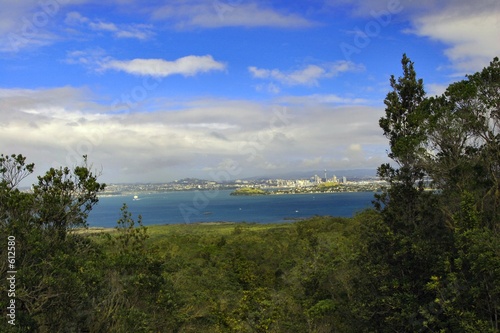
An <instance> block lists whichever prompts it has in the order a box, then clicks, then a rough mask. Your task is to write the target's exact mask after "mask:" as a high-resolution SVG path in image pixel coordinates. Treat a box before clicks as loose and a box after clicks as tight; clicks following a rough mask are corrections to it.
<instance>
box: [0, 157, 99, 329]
mask: <svg viewBox="0 0 500 333" xmlns="http://www.w3.org/2000/svg"><path fill="white" fill-rule="evenodd" d="M33 170H34V165H33V164H27V163H26V158H25V157H24V156H22V155H10V156H7V155H1V157H0V175H1V178H0V198H1V205H0V235H1V238H2V239H7V236H13V237H15V239H16V270H17V274H16V279H17V281H18V283H17V284H16V309H17V312H16V315H17V318H16V320H17V326H16V327H17V328H18V330H19V331H21V332H24V331H26V332H62V331H64V332H76V331H78V330H81V329H83V328H85V327H87V325H88V322H87V319H86V318H88V313H89V308H90V299H92V297H93V296H96V295H97V294H98V288H99V283H100V281H101V280H100V279H101V275H100V271H99V268H98V263H99V262H100V260H101V259H100V258H102V253H101V252H100V251H99V248H97V247H95V246H93V244H91V243H90V241H89V240H88V239H87V238H85V237H84V236H82V235H80V234H77V233H74V232H72V231H73V229H74V228H75V227H77V226H80V227H84V226H85V225H86V222H85V221H86V217H87V213H88V212H89V211H90V209H91V208H92V206H93V205H95V204H96V203H97V193H98V192H99V191H101V190H103V189H104V187H105V185H104V184H100V183H98V182H97V180H96V179H97V178H96V176H95V175H94V174H93V173H92V172H91V171H90V169H89V166H88V165H87V159H86V157H85V156H84V164H83V165H82V166H77V167H75V168H74V169H73V170H70V169H69V168H64V169H63V168H60V169H50V170H49V171H48V172H47V173H46V174H45V175H44V176H40V177H38V184H37V185H34V186H33V188H32V191H31V192H23V191H20V190H19V188H18V185H19V183H20V182H21V181H22V180H23V179H24V178H26V177H27V176H28V175H29V174H31V173H32V172H33ZM4 262H6V260H2V264H3V263H4ZM0 268H1V275H2V276H5V272H6V270H7V268H6V267H5V265H2V266H1V267H0ZM4 288H5V285H4V284H2V287H1V294H2V299H1V303H2V304H1V305H2V309H5V308H6V306H4V305H5V304H6V303H5V302H6V301H7V299H5V296H6V295H7V293H6V291H5V289H4ZM4 324H5V322H4V321H2V323H1V324H0V325H4ZM7 327H8V326H7ZM7 327H4V328H5V329H7Z"/></svg>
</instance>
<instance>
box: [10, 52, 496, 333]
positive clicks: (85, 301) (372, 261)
mask: <svg viewBox="0 0 500 333" xmlns="http://www.w3.org/2000/svg"><path fill="white" fill-rule="evenodd" d="M402 67H403V76H402V77H399V78H398V79H396V78H395V77H394V76H392V77H391V80H390V84H391V87H392V91H391V92H389V94H388V95H387V97H386V99H385V105H386V110H385V111H386V114H385V116H384V117H383V118H382V119H381V120H380V126H381V128H382V130H383V133H384V135H385V136H386V137H387V138H388V139H389V144H390V148H391V151H390V153H389V157H390V158H391V159H392V160H393V161H394V162H393V163H392V164H384V165H382V166H381V167H380V168H379V170H378V172H379V175H380V177H382V178H383V179H385V180H387V181H388V182H389V183H390V186H389V187H388V188H387V189H386V190H385V192H383V193H381V194H378V195H376V198H375V200H374V206H375V209H373V210H368V211H365V212H361V213H359V214H357V215H356V216H355V217H353V218H349V219H345V218H334V217H319V216H318V217H314V218H311V219H308V220H306V221H300V222H295V223H288V224H271V225H258V224H246V223H219V224H192V225H171V226H152V227H148V228H146V227H144V226H143V225H142V219H141V217H140V216H139V217H138V218H137V219H136V220H135V219H134V218H133V217H132V215H131V213H130V212H129V211H128V209H127V207H126V206H124V207H123V208H122V210H121V212H120V213H119V212H117V218H118V223H117V227H116V228H115V230H113V231H108V232H103V233H95V232H92V230H85V229H83V232H82V228H85V227H86V218H87V214H88V212H89V211H90V210H91V209H92V207H93V205H95V204H96V203H97V201H98V197H97V195H98V193H99V192H100V191H102V190H103V189H104V187H105V185H104V184H101V183H99V182H98V181H97V176H96V175H95V173H94V172H92V170H91V166H88V165H87V160H86V157H84V160H83V162H84V163H83V165H82V166H77V167H75V168H73V169H72V170H71V169H68V168H60V169H50V170H49V171H48V172H47V173H46V174H45V175H43V176H39V177H38V183H37V184H35V185H34V186H33V187H32V190H31V191H29V192H22V191H20V190H19V189H18V185H19V183H20V182H21V181H22V180H23V179H24V178H26V177H27V176H28V175H29V174H31V173H32V172H33V171H34V165H33V164H28V163H27V162H26V159H25V157H23V156H21V155H10V156H8V155H0V239H2V242H3V243H2V244H1V248H2V250H1V253H2V257H1V258H0V260H1V261H0V276H1V277H2V279H3V278H4V277H5V276H7V271H9V270H11V269H10V268H9V265H8V261H7V253H6V252H7V251H5V250H6V249H7V244H8V240H9V239H12V237H15V247H16V249H15V269H16V276H15V279H16V284H15V297H14V299H15V305H16V311H15V324H16V325H15V326H13V325H11V324H10V323H9V322H8V320H9V317H8V316H7V315H8V314H9V313H10V312H9V310H8V306H9V304H10V303H9V302H10V301H11V299H12V298H13V297H11V296H8V295H9V294H10V292H9V288H10V285H9V283H8V281H7V282H6V283H2V284H0V307H1V309H2V311H1V312H2V318H3V319H2V320H1V321H0V331H1V332H68V333H71V332H124V333H125V332H311V333H312V332H316V333H320V332H498V331H499V325H500V323H499V320H500V318H499V316H500V238H499V229H500V226H499V222H500V210H499V208H500V207H499V204H500V184H499V180H500V130H499V128H500V91H499V90H500V62H499V60H498V59H497V58H495V59H494V60H493V61H492V62H491V64H490V66H489V67H487V68H485V69H484V70H482V71H481V72H478V73H476V74H474V75H470V76H468V77H467V78H466V80H463V81H461V82H457V83H454V84H452V85H450V86H449V87H448V89H447V90H446V92H445V93H444V94H443V95H442V96H435V97H430V98H429V97H426V94H425V91H424V85H423V81H422V80H421V79H417V76H416V73H415V70H414V65H413V63H412V62H411V61H410V59H408V58H407V57H406V55H404V56H403V59H402ZM8 236H10V238H8ZM10 318H11V317H10Z"/></svg>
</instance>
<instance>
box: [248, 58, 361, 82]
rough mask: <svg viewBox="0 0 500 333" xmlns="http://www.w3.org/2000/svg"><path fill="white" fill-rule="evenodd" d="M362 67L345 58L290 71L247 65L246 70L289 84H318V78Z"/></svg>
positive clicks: (255, 75) (261, 76)
mask: <svg viewBox="0 0 500 333" xmlns="http://www.w3.org/2000/svg"><path fill="white" fill-rule="evenodd" d="M363 69H364V67H363V66H362V65H357V64H355V63H353V62H351V61H345V60H340V61H336V62H333V63H326V64H322V65H307V66H306V67H304V68H301V69H297V70H292V71H281V70H279V69H263V68H257V67H255V66H250V67H248V71H249V72H250V74H251V75H252V77H254V78H256V79H270V80H274V81H277V82H280V83H282V84H285V85H289V86H295V85H303V86H314V85H318V84H319V80H320V79H325V78H332V77H334V76H337V75H339V74H340V73H343V72H353V71H360V70H363Z"/></svg>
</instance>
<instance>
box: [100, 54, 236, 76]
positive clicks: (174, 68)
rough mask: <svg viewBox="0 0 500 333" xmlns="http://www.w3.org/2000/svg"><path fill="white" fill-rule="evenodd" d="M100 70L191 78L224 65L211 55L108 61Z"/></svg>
mask: <svg viewBox="0 0 500 333" xmlns="http://www.w3.org/2000/svg"><path fill="white" fill-rule="evenodd" d="M101 68H102V69H114V70H118V71H123V72H126V73H129V74H133V75H145V76H155V77H165V76H170V75H174V74H180V75H184V76H192V75H196V74H198V73H205V72H209V71H221V70H224V69H225V68H226V65H225V64H223V63H221V62H218V61H215V60H214V58H213V57H212V56H211V55H205V56H194V55H190V56H185V57H182V58H179V59H176V60H174V61H167V60H163V59H133V60H110V61H107V62H105V63H103V64H102V65H101Z"/></svg>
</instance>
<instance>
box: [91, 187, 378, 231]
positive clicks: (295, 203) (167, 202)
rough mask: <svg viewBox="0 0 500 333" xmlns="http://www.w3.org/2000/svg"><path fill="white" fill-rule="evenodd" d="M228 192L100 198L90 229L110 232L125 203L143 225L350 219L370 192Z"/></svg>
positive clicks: (366, 204)
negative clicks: (107, 229)
mask: <svg viewBox="0 0 500 333" xmlns="http://www.w3.org/2000/svg"><path fill="white" fill-rule="evenodd" d="M231 192H232V191H231V190H224V191H217V192H203V191H185V192H166V193H156V194H141V195H139V198H138V200H134V198H133V195H129V196H113V197H102V198H100V199H99V203H98V204H97V205H96V206H95V207H94V209H93V210H92V212H91V213H90V216H89V219H88V221H89V225H90V226H91V227H114V226H115V225H116V221H117V220H118V219H119V217H120V208H121V206H122V205H123V203H126V204H127V206H128V208H129V211H130V212H131V213H132V215H133V216H132V217H133V218H134V220H137V215H139V214H141V215H142V221H143V223H144V225H152V224H174V223H193V222H219V221H227V222H244V221H246V222H257V223H275V222H283V221H287V220H290V219H300V218H307V217H310V216H313V215H331V216H342V217H351V216H353V214H354V213H356V212H358V211H360V210H363V209H365V208H369V207H371V201H372V200H373V193H372V192H355V193H314V194H283V195H266V196H231V195H230V193H231Z"/></svg>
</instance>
